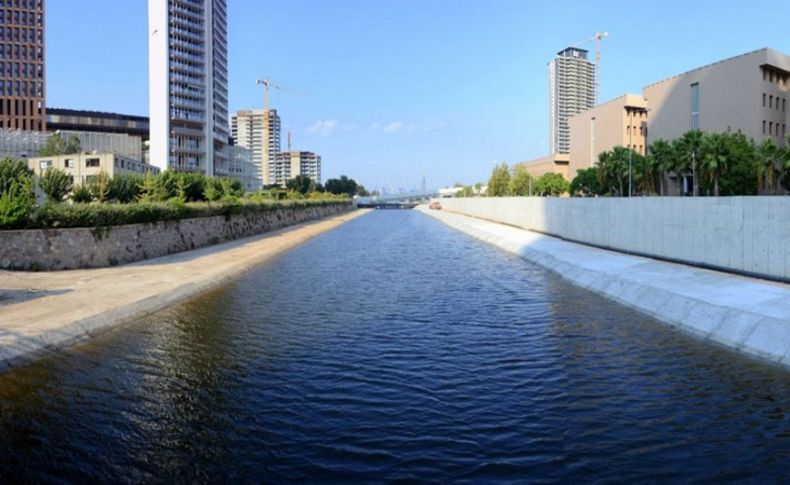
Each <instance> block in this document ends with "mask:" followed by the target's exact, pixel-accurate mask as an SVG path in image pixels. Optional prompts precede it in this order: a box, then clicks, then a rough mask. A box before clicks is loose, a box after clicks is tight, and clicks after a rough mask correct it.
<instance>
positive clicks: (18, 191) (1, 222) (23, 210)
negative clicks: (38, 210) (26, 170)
mask: <svg viewBox="0 0 790 485" xmlns="http://www.w3.org/2000/svg"><path fill="white" fill-rule="evenodd" d="M34 200H35V197H34V195H33V181H32V178H30V177H27V178H25V177H23V178H21V179H20V180H18V181H16V182H13V183H10V184H9V186H8V188H7V189H6V190H4V191H3V192H2V193H1V194H0V228H2V229H15V228H19V227H23V226H24V224H25V223H26V222H27V218H28V216H29V214H30V211H31V209H32V208H33V202H34Z"/></svg>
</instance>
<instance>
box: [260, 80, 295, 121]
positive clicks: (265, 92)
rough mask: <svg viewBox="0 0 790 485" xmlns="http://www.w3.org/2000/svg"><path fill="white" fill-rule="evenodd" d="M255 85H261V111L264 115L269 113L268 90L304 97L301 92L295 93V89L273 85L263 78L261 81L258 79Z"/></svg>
mask: <svg viewBox="0 0 790 485" xmlns="http://www.w3.org/2000/svg"><path fill="white" fill-rule="evenodd" d="M255 84H257V85H259V86H260V85H263V111H264V113H268V112H269V89H270V88H274V89H276V90H278V91H285V92H287V93H292V94H298V95H300V96H304V93H303V92H301V91H297V90H296V89H291V88H287V87H284V86H278V85H277V84H274V83H273V82H272V81H271V79H269V78H268V77H265V78H263V79H258V80H256V81H255Z"/></svg>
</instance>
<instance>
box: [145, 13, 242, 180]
mask: <svg viewBox="0 0 790 485" xmlns="http://www.w3.org/2000/svg"><path fill="white" fill-rule="evenodd" d="M148 31H149V32H148V34H149V41H148V68H149V93H150V94H149V112H150V118H151V122H150V123H151V141H150V152H149V154H150V161H151V164H152V165H156V166H158V167H159V168H161V169H163V170H164V169H168V168H169V169H171V170H177V171H193V172H202V173H205V174H207V175H217V176H227V175H228V162H229V161H228V155H227V142H228V54H227V51H228V34H227V8H226V0H148Z"/></svg>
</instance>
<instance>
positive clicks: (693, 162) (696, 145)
mask: <svg viewBox="0 0 790 485" xmlns="http://www.w3.org/2000/svg"><path fill="white" fill-rule="evenodd" d="M702 138H703V136H702V132H701V131H699V130H691V131H687V132H686V133H684V134H683V136H681V137H680V138H678V139H676V140H675V142H677V143H676V144H675V143H674V142H673V146H674V147H675V148H676V149H677V152H676V153H677V155H678V156H677V159H678V160H677V161H678V167H679V168H681V169H683V170H681V171H677V170H676V173H677V174H678V176H681V175H682V174H683V173H684V172H685V173H687V172H688V171H689V170H691V176H692V178H693V188H692V192H691V193H692V195H693V196H695V197H696V196H698V195H699V177H698V176H697V164H698V163H699V161H700V158H701V155H702Z"/></svg>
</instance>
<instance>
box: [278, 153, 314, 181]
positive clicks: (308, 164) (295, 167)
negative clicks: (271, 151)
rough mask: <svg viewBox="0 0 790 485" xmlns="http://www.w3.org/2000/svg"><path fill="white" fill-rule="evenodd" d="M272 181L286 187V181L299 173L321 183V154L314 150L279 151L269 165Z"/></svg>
mask: <svg viewBox="0 0 790 485" xmlns="http://www.w3.org/2000/svg"><path fill="white" fill-rule="evenodd" d="M269 175H270V177H271V183H272V184H277V185H279V186H281V187H285V183H286V182H287V181H288V180H289V179H292V178H294V177H296V176H297V175H307V176H308V177H310V178H311V179H312V180H313V182H315V183H317V184H320V183H321V156H320V155H317V154H315V153H313V152H303V151H299V150H291V151H290V152H279V153H277V154H276V155H275V156H274V161H273V162H272V163H271V166H270V167H269Z"/></svg>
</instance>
